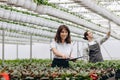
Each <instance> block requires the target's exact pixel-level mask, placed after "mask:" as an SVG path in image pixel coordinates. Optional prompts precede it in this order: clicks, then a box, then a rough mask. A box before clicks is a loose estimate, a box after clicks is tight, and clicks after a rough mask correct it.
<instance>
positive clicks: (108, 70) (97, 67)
mask: <svg viewBox="0 0 120 80" xmlns="http://www.w3.org/2000/svg"><path fill="white" fill-rule="evenodd" d="M119 18H120V0H0V80H120V54H119V53H120V19H119ZM60 25H65V26H67V27H68V28H69V30H70V36H71V43H72V44H71V45H72V47H73V49H72V57H73V58H77V59H76V60H75V61H72V60H71V61H70V60H69V61H68V62H69V67H67V68H64V67H59V66H56V67H52V66H51V65H52V61H53V59H54V55H55V54H54V51H52V50H54V49H51V47H50V44H51V43H52V41H53V40H54V38H55V36H56V33H57V30H58V28H59V26H60ZM86 31H91V32H92V33H93V36H94V39H99V38H103V37H105V36H106V35H107V33H108V32H110V37H109V38H108V39H107V41H105V43H103V44H102V45H100V49H101V54H102V57H103V60H104V61H102V62H101V61H100V62H99V61H98V62H95V63H92V62H89V61H85V60H84V52H83V46H84V45H85V44H86V43H87V40H84V39H83V37H84V33H85V32H86ZM60 34H61V33H60ZM88 46H89V45H88Z"/></svg>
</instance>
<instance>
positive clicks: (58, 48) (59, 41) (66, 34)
mask: <svg viewBox="0 0 120 80" xmlns="http://www.w3.org/2000/svg"><path fill="white" fill-rule="evenodd" d="M50 46H51V50H52V52H53V54H54V59H53V61H52V67H63V68H67V67H69V62H68V61H67V60H66V59H68V58H71V54H72V44H71V36H70V30H69V28H68V27H67V26H66V25H60V26H59V28H58V30H57V33H56V36H55V38H54V41H52V43H51V45H50Z"/></svg>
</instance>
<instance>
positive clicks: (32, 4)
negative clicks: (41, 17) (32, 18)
mask: <svg viewBox="0 0 120 80" xmlns="http://www.w3.org/2000/svg"><path fill="white" fill-rule="evenodd" d="M36 8H37V4H36V3H34V2H32V3H31V6H30V10H32V11H35V10H36Z"/></svg>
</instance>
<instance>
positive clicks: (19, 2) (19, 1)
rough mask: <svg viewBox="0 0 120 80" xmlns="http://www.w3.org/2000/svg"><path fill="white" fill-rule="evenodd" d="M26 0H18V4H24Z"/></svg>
mask: <svg viewBox="0 0 120 80" xmlns="http://www.w3.org/2000/svg"><path fill="white" fill-rule="evenodd" d="M25 1H26V0H18V1H17V3H16V4H17V6H23V5H24V3H25Z"/></svg>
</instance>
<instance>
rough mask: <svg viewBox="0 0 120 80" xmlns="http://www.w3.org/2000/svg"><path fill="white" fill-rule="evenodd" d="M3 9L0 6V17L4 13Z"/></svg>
mask: <svg viewBox="0 0 120 80" xmlns="http://www.w3.org/2000/svg"><path fill="white" fill-rule="evenodd" d="M4 11H5V10H4V9H2V8H0V17H1V18H3V15H4Z"/></svg>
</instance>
